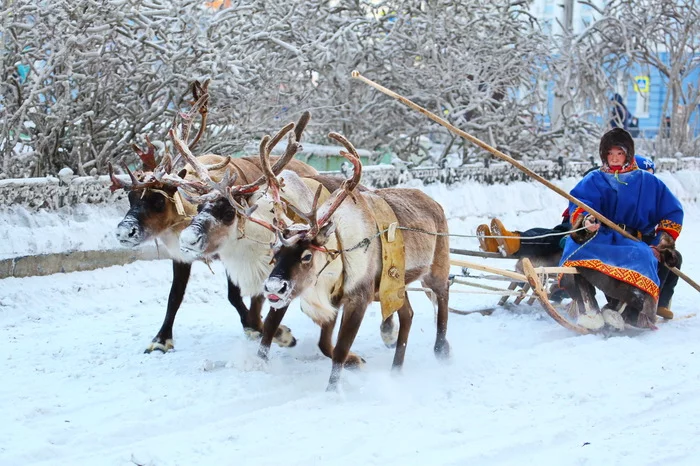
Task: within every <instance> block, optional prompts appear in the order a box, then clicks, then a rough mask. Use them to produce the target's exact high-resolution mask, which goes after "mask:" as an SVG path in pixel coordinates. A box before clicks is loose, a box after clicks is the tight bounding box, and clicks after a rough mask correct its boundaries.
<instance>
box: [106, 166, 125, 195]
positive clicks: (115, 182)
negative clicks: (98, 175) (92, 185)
mask: <svg viewBox="0 0 700 466" xmlns="http://www.w3.org/2000/svg"><path fill="white" fill-rule="evenodd" d="M107 166H108V167H109V179H110V180H112V184H111V186H110V187H109V191H110V192H114V191H116V190H117V189H123V190H124V191H128V190H129V189H131V185H129V184H127V183H124V182H123V181H122V180H120V179H119V178H117V177H116V176H114V169H113V168H112V162H109V163H108V164H107Z"/></svg>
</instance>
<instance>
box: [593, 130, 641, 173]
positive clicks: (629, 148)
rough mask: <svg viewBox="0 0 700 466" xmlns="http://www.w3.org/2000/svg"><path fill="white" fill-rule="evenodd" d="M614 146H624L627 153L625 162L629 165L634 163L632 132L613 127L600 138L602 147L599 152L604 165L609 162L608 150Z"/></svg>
mask: <svg viewBox="0 0 700 466" xmlns="http://www.w3.org/2000/svg"><path fill="white" fill-rule="evenodd" d="M613 147H622V148H623V149H624V150H625V152H626V153H627V158H626V159H625V164H626V165H629V164H630V163H632V161H633V160H634V139H632V136H631V135H630V133H628V132H627V131H625V130H624V129H622V128H613V129H611V130H610V131H608V132H607V133H605V134H604V135H603V137H602V138H600V148H599V149H598V152H599V154H600V161H601V162H602V163H603V165H607V164H608V161H607V158H606V156H607V154H608V151H609V150H610V149H611V148H613Z"/></svg>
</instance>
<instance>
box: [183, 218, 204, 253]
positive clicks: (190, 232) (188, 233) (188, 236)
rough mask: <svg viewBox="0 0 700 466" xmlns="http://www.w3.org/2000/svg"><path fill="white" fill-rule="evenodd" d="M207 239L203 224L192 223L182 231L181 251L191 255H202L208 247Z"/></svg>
mask: <svg viewBox="0 0 700 466" xmlns="http://www.w3.org/2000/svg"><path fill="white" fill-rule="evenodd" d="M206 239H207V238H206V234H205V230H204V229H203V228H202V225H200V224H197V223H192V224H190V226H188V227H187V228H185V229H184V230H182V233H180V252H182V253H183V254H185V255H189V256H200V255H202V254H203V253H204V250H205V249H206V247H207V240H206Z"/></svg>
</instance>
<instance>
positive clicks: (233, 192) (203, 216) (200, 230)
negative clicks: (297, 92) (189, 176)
mask: <svg viewBox="0 0 700 466" xmlns="http://www.w3.org/2000/svg"><path fill="white" fill-rule="evenodd" d="M308 120H309V113H308V112H305V113H304V114H303V115H302V117H301V119H300V120H299V122H298V123H297V125H296V126H295V125H294V123H289V124H288V125H287V126H285V127H284V128H282V129H281V130H280V131H279V132H278V133H277V134H276V135H275V136H274V137H273V138H270V137H269V136H265V137H264V138H263V140H262V141H261V143H260V158H261V162H262V166H263V171H265V172H266V173H265V174H264V175H263V176H261V177H260V178H258V179H257V180H256V181H254V182H253V183H250V184H247V185H235V182H236V177H233V178H230V179H228V180H226V182H222V183H218V184H216V183H211V182H210V183H208V186H209V188H210V189H209V191H208V192H207V193H206V194H204V195H203V196H200V197H199V198H197V199H194V201H195V202H196V203H197V204H199V205H198V207H197V215H196V216H195V217H194V218H193V219H192V222H191V223H190V225H189V226H188V227H187V228H185V230H183V231H182V233H181V234H180V251H181V252H182V253H183V254H185V255H188V256H201V255H211V254H214V253H216V252H218V251H219V250H220V249H221V248H222V247H223V245H224V244H227V242H229V241H235V240H236V239H237V238H238V237H239V235H240V233H241V232H240V231H239V228H238V227H239V222H238V220H239V218H240V217H241V216H244V217H246V218H248V219H250V220H251V221H252V222H254V223H259V224H262V225H263V226H265V227H268V228H272V226H271V225H269V224H268V222H266V221H264V220H262V219H261V218H259V217H258V216H257V215H256V216H253V212H254V211H255V209H256V208H257V206H256V205H255V201H256V199H257V198H259V197H260V194H259V192H258V188H259V187H260V186H262V185H264V184H265V182H266V180H267V179H268V178H269V179H272V180H274V181H273V183H269V182H268V191H270V193H272V195H273V197H275V198H276V199H278V200H279V184H277V183H276V182H277V179H276V175H277V174H278V173H279V172H280V171H282V169H283V168H284V167H285V166H286V165H287V164H288V163H289V162H290V161H291V160H292V158H293V157H294V155H295V154H296V153H297V152H298V151H299V150H300V149H301V145H300V144H299V142H298V141H299V139H301V135H302V132H303V130H304V128H305V127H306V124H307V123H308ZM292 129H294V132H291V133H290V131H291V130H292ZM287 133H289V141H288V143H287V149H286V150H285V153H284V155H283V156H282V157H281V158H280V159H279V160H278V161H277V163H275V166H274V167H270V166H269V156H270V152H271V151H272V149H273V148H274V147H275V146H276V145H277V144H278V143H279V142H280V141H281V140H282V138H284V136H285V135H286V134H287ZM188 160H189V159H188ZM190 163H192V161H190ZM193 166H194V165H193ZM200 176H203V175H200ZM185 189H186V188H185ZM248 206H252V207H248Z"/></svg>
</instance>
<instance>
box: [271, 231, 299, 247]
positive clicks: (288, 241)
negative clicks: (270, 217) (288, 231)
mask: <svg viewBox="0 0 700 466" xmlns="http://www.w3.org/2000/svg"><path fill="white" fill-rule="evenodd" d="M303 236H304V235H303V233H297V234H295V235H293V236H290V237H289V238H285V237H284V234H283V233H282V232H281V231H277V238H278V241H279V242H280V243H282V245H283V246H286V247H290V246H294V245H295V244H297V243H298V242H299V240H300V239H301V238H303Z"/></svg>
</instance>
